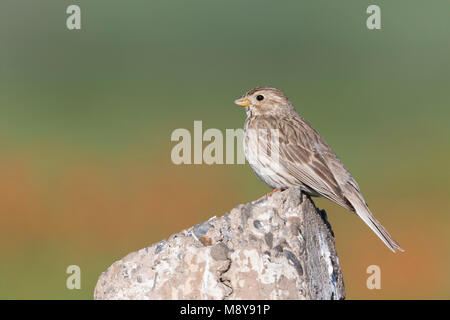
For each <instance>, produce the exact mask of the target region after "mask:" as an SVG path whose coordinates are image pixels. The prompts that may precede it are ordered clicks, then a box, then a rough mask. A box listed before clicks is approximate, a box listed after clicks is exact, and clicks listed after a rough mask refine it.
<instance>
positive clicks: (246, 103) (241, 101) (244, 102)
mask: <svg viewBox="0 0 450 320" xmlns="http://www.w3.org/2000/svg"><path fill="white" fill-rule="evenodd" d="M234 103H236V104H237V105H238V106H241V107H248V106H249V105H250V100H249V99H247V98H245V97H243V98H239V99H236V100H234Z"/></svg>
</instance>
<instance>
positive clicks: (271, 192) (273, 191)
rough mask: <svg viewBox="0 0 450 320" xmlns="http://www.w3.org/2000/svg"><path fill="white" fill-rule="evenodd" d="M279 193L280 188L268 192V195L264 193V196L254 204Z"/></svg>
mask: <svg viewBox="0 0 450 320" xmlns="http://www.w3.org/2000/svg"><path fill="white" fill-rule="evenodd" d="M279 191H281V189H280V188H275V189H273V190H272V191H270V192H269V193H266V194H265V195H263V196H262V197H260V198H258V199H256V200H255V202H256V201H260V200H262V199H267V198H269V197H270V196H272V195H273V194H274V193H276V192H279Z"/></svg>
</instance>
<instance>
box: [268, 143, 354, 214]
mask: <svg viewBox="0 0 450 320" xmlns="http://www.w3.org/2000/svg"><path fill="white" fill-rule="evenodd" d="M284 136H285V135H284ZM312 145H313V144H311V143H308V144H304V145H302V144H301V140H299V139H280V140H279V143H277V144H273V143H271V144H269V150H270V153H271V155H272V156H273V154H274V153H277V154H278V155H279V163H280V165H281V166H282V167H283V168H284V169H285V170H286V171H287V173H289V174H290V175H292V176H294V177H295V178H296V179H297V180H298V181H300V182H302V183H303V184H305V185H307V186H308V187H310V188H311V189H313V190H315V191H316V192H317V193H319V194H320V195H322V196H324V197H326V198H328V199H330V200H331V201H334V202H335V203H337V204H338V205H340V206H342V207H344V208H346V209H349V210H353V208H352V207H351V205H350V204H349V203H348V202H347V201H346V199H345V197H344V196H343V192H342V190H341V187H340V185H339V183H338V182H337V181H336V178H335V176H334V175H333V172H332V171H331V170H330V168H329V166H328V165H327V163H326V161H325V159H324V157H323V156H322V155H321V153H320V151H319V150H317V148H314V147H311V146H312ZM344 170H345V168H344Z"/></svg>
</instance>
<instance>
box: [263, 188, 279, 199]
mask: <svg viewBox="0 0 450 320" xmlns="http://www.w3.org/2000/svg"><path fill="white" fill-rule="evenodd" d="M280 191H281V188H275V189H273V190H272V191H270V192H269V193H268V194H266V197H267V198H268V197H270V196H272V195H273V194H274V193H276V192H280Z"/></svg>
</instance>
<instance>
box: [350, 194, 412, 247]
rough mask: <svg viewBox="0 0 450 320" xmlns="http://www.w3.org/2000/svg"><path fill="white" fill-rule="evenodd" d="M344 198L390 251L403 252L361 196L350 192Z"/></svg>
mask: <svg viewBox="0 0 450 320" xmlns="http://www.w3.org/2000/svg"><path fill="white" fill-rule="evenodd" d="M346 198H348V200H350V202H351V204H352V206H353V208H354V209H355V212H356V214H357V215H358V216H359V217H360V218H361V219H363V221H364V222H365V223H366V224H367V225H368V226H369V227H370V229H372V231H373V232H375V233H376V235H377V236H378V237H379V238H380V239H381V240H382V241H383V242H384V244H385V245H386V246H387V247H388V248H389V249H391V250H392V252H394V253H395V252H396V251H395V250H399V251H402V252H404V251H405V250H403V249H402V248H401V247H400V245H399V244H398V243H397V241H395V240H394V239H393V238H392V236H391V235H390V234H389V232H387V230H386V229H385V228H384V227H383V226H382V225H381V223H380V222H378V220H377V219H375V217H374V216H373V214H372V212H370V210H369V208H368V207H367V205H366V202H365V201H364V199H362V196H360V195H356V194H354V193H352V194H351V195H348V196H347V195H346Z"/></svg>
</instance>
